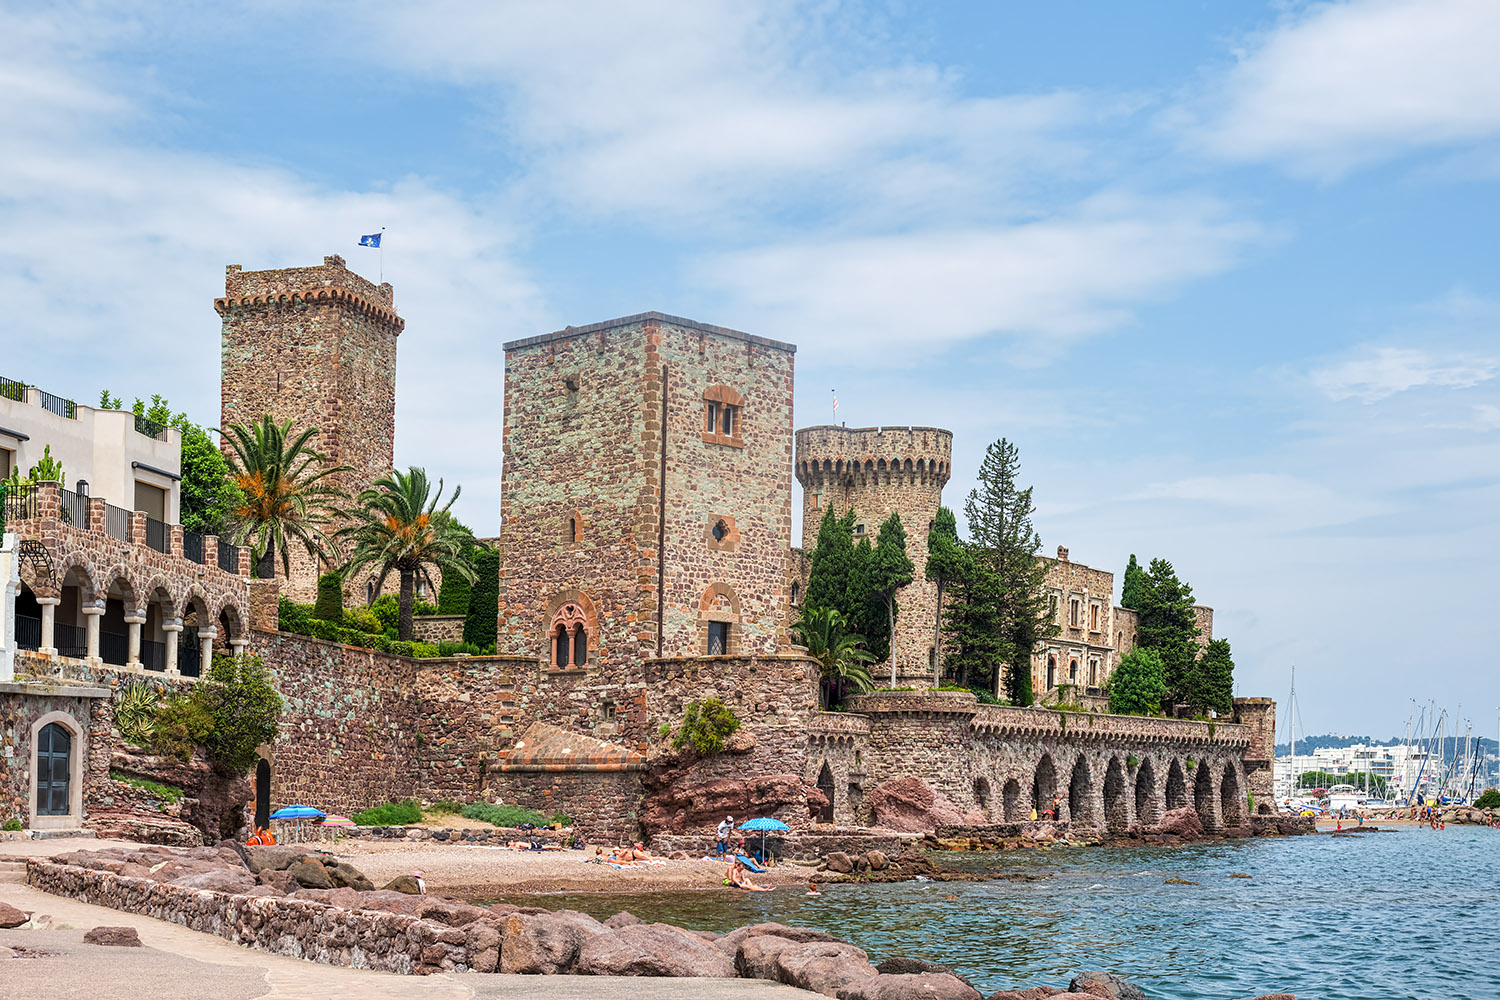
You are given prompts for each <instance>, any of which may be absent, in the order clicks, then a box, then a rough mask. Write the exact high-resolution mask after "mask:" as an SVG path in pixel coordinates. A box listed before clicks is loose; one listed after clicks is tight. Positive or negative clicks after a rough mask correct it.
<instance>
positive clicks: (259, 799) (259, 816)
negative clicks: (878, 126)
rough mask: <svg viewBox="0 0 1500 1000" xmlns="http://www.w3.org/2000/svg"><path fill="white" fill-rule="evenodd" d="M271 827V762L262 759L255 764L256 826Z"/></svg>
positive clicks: (258, 827) (257, 827)
mask: <svg viewBox="0 0 1500 1000" xmlns="http://www.w3.org/2000/svg"><path fill="white" fill-rule="evenodd" d="M270 825H271V762H270V761H268V760H266V759H265V758H264V757H262V758H261V759H260V760H258V761H256V762H255V826H256V829H260V828H262V827H269V826H270Z"/></svg>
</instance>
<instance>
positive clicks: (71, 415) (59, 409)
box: [42, 391, 78, 420]
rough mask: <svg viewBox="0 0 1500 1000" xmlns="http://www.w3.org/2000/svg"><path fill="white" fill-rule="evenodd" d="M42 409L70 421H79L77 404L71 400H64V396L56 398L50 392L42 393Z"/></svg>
mask: <svg viewBox="0 0 1500 1000" xmlns="http://www.w3.org/2000/svg"><path fill="white" fill-rule="evenodd" d="M42 409H44V410H46V411H47V412H48V413H55V414H57V415H58V416H59V417H64V418H66V419H68V420H77V419H78V404H77V403H75V402H73V401H72V400H71V399H64V398H63V397H62V396H54V395H52V393H50V392H45V391H44V392H42Z"/></svg>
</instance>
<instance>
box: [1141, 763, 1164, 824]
mask: <svg viewBox="0 0 1500 1000" xmlns="http://www.w3.org/2000/svg"><path fill="white" fill-rule="evenodd" d="M1135 821H1136V822H1137V823H1138V824H1140V825H1141V826H1146V827H1149V826H1156V825H1157V824H1158V823H1160V822H1161V811H1160V810H1159V809H1158V808H1157V804H1156V768H1155V766H1153V765H1152V763H1151V759H1150V758H1149V757H1148V758H1147V759H1145V760H1143V761H1141V763H1140V766H1139V767H1138V768H1136V772H1135Z"/></svg>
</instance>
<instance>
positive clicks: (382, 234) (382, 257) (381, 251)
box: [378, 226, 385, 285]
mask: <svg viewBox="0 0 1500 1000" xmlns="http://www.w3.org/2000/svg"><path fill="white" fill-rule="evenodd" d="M378 253H379V256H380V284H382V285H383V284H385V227H384V226H381V227H380V247H379V251H378Z"/></svg>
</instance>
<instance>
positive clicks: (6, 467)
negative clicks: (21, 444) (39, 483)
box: [0, 448, 16, 479]
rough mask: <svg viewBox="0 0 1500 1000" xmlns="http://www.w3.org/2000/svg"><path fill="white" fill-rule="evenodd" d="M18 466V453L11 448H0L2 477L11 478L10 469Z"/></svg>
mask: <svg viewBox="0 0 1500 1000" xmlns="http://www.w3.org/2000/svg"><path fill="white" fill-rule="evenodd" d="M15 467H16V453H15V452H13V451H11V450H10V449H9V448H0V479H9V478H10V470H11V469H14V468H15Z"/></svg>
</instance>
